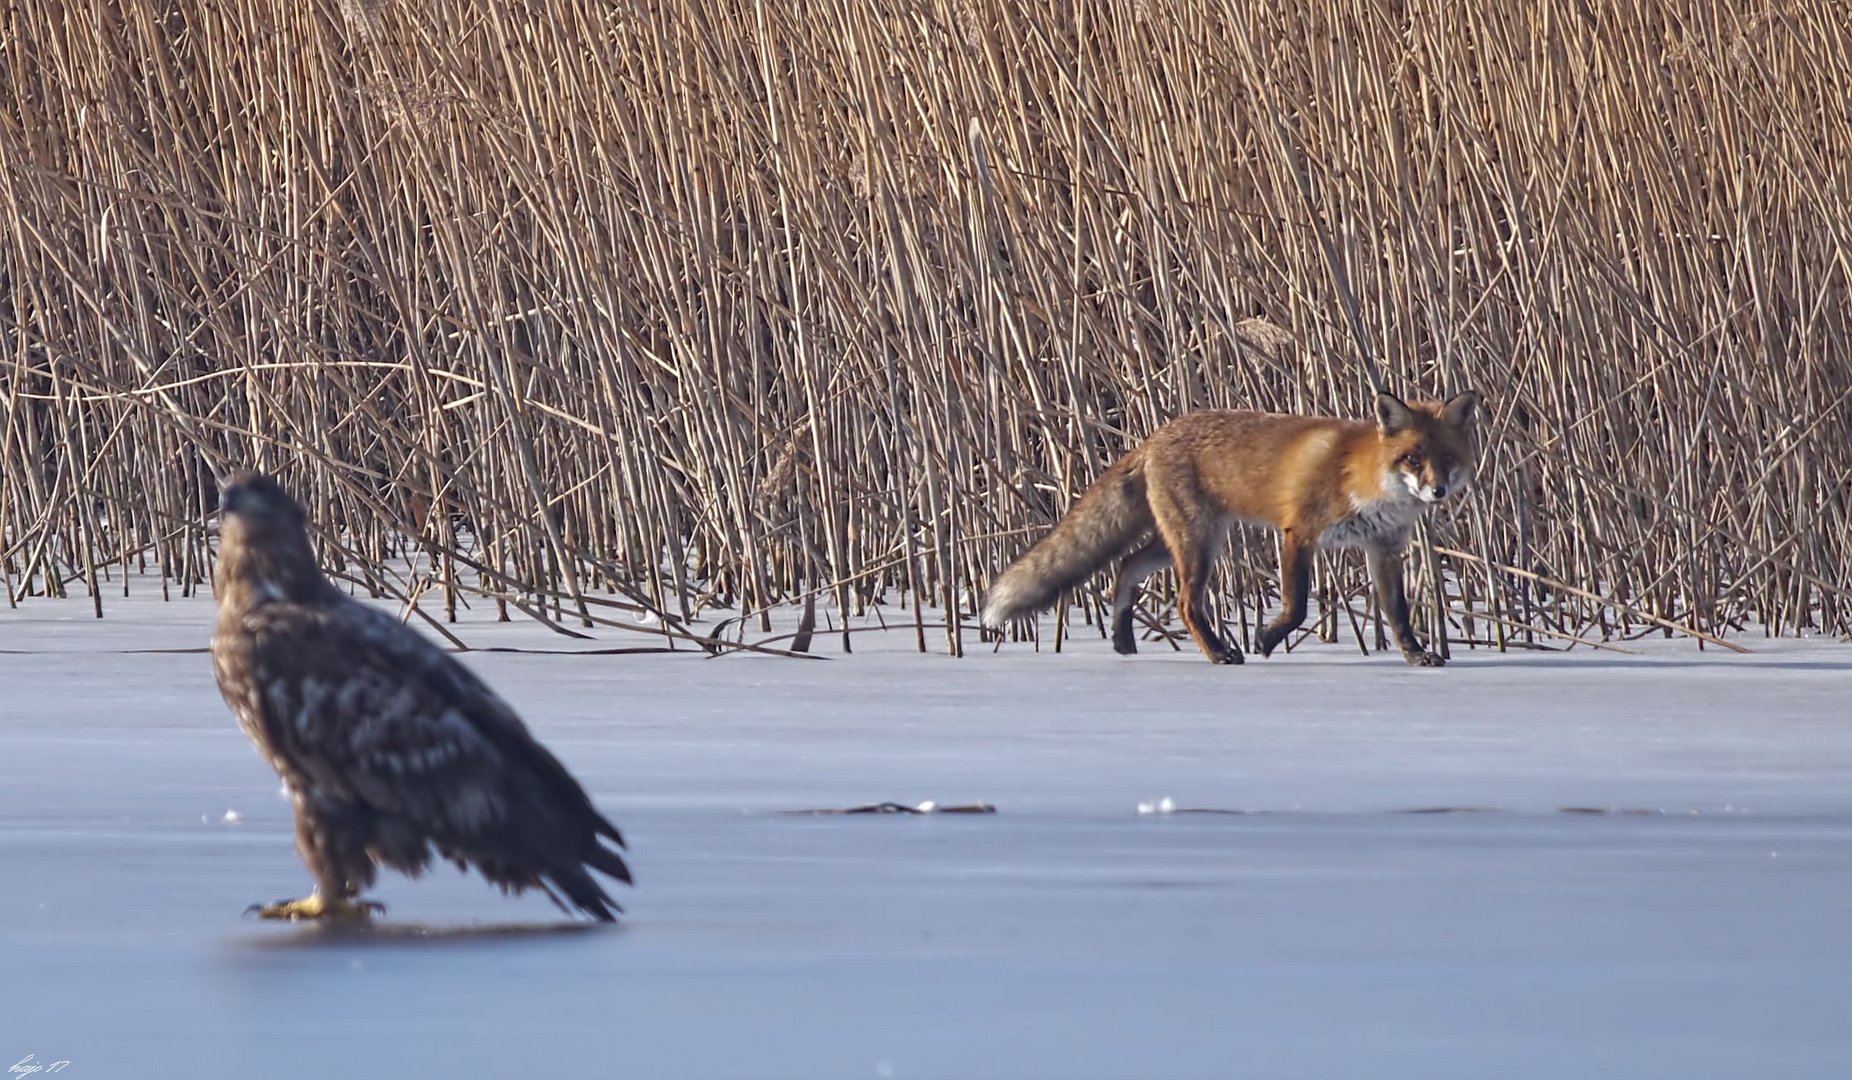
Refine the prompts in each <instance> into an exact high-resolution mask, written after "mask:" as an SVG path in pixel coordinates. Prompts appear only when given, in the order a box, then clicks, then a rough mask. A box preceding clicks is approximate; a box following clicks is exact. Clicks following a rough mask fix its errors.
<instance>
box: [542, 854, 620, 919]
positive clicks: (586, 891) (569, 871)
mask: <svg viewBox="0 0 1852 1080" xmlns="http://www.w3.org/2000/svg"><path fill="white" fill-rule="evenodd" d="M593 865H597V864H595V863H594V864H593ZM617 865H618V868H619V869H623V865H624V864H623V861H622V860H619V861H618V864H617ZM600 869H603V868H602V867H600ZM547 876H548V877H551V878H552V879H553V884H555V885H558V886H559V889H560V891H561V892H563V893H565V894H566V898H567V899H568V900H571V901H572V902H573V904H574V905H575V906H577V907H578V909H579V910H580V911H583V912H585V913H586V914H587V915H590V916H591V917H592V918H594V919H597V920H598V921H599V922H616V921H617V913H618V912H620V911H623V910H624V909H623V908H621V907H619V906H618V905H617V901H615V900H613V899H611V896H610V894H609V893H607V892H605V891H604V889H603V888H601V887H600V886H599V884H598V882H597V881H596V880H595V879H593V877H592V875H590V874H588V873H586V872H585V867H583V866H571V867H566V868H563V869H559V870H554V871H552V872H551V873H549V874H548V875H547ZM613 876H616V875H613ZM621 880H624V881H628V880H630V879H629V876H628V872H627V871H626V876H625V877H623V878H622V879H621ZM549 891H551V890H549ZM556 899H557V898H556ZM561 906H562V907H563V906H564V905H561Z"/></svg>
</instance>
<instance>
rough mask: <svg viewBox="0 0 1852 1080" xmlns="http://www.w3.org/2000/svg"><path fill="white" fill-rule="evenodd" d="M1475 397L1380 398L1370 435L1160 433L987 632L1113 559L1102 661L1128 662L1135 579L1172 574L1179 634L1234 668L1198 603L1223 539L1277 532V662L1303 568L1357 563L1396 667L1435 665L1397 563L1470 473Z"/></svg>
mask: <svg viewBox="0 0 1852 1080" xmlns="http://www.w3.org/2000/svg"><path fill="white" fill-rule="evenodd" d="M1479 402H1480V398H1479V395H1478V394H1477V393H1476V392H1474V391H1467V392H1466V393H1463V394H1460V395H1458V396H1456V397H1454V398H1452V399H1450V400H1449V401H1447V402H1446V403H1445V404H1442V403H1439V402H1426V401H1424V402H1415V403H1412V404H1408V403H1404V402H1402V401H1400V400H1399V399H1397V398H1395V397H1394V396H1393V395H1390V394H1382V395H1379V396H1378V399H1377V422H1376V423H1374V424H1370V423H1366V422H1362V421H1356V420H1337V419H1331V418H1326V417H1308V416H1282V415H1279V414H1275V413H1258V412H1236V411H1229V410H1211V411H1206V412H1198V413H1191V414H1190V415H1188V416H1184V417H1181V418H1179V419H1177V420H1173V421H1171V422H1170V423H1169V424H1166V425H1165V426H1163V427H1162V428H1159V429H1158V430H1157V432H1156V433H1154V434H1153V435H1152V436H1151V437H1150V438H1149V439H1147V440H1145V442H1144V444H1143V445H1142V446H1140V447H1138V448H1137V449H1135V450H1133V451H1132V452H1131V453H1129V454H1127V455H1125V456H1124V457H1123V458H1120V459H1119V461H1117V462H1115V463H1114V464H1113V466H1112V467H1111V468H1110V469H1108V470H1107V471H1106V474H1105V475H1104V476H1102V477H1101V478H1100V479H1099V481H1098V482H1096V483H1095V484H1094V485H1093V486H1092V487H1091V488H1089V489H1088V490H1087V492H1086V494H1085V495H1083V496H1082V497H1081V499H1080V501H1079V502H1078V503H1077V504H1076V505H1075V506H1074V509H1073V510H1072V511H1071V512H1070V513H1069V514H1068V515H1067V516H1066V517H1064V518H1062V519H1061V521H1060V522H1059V523H1058V524H1056V526H1055V528H1054V530H1053V531H1051V532H1050V533H1049V534H1048V536H1046V537H1044V538H1043V539H1042V541H1041V542H1040V543H1038V544H1036V545H1035V546H1033V547H1031V548H1030V549H1029V550H1028V551H1027V552H1025V553H1024V554H1023V555H1022V557H1021V558H1019V559H1017V560H1016V562H1015V563H1013V564H1011V566H1010V568H1009V569H1008V570H1006V571H1004V572H1003V573H1002V574H1001V575H999V576H998V577H997V579H996V580H995V581H994V582H992V584H991V589H990V596H989V601H988V603H987V604H986V605H985V608H984V622H985V623H986V624H987V625H990V626H999V625H1002V624H1003V623H1005V622H1007V621H1009V620H1010V619H1013V618H1019V617H1022V616H1024V615H1029V614H1033V613H1034V612H1036V611H1039V610H1041V609H1043V608H1045V607H1047V606H1048V605H1050V604H1052V603H1053V602H1054V600H1055V598H1056V597H1058V596H1059V595H1060V594H1061V592H1062V591H1063V590H1065V589H1068V588H1072V587H1074V586H1075V585H1078V584H1080V583H1081V582H1083V581H1085V580H1086V579H1087V578H1088V577H1090V576H1091V575H1092V574H1093V573H1094V572H1095V571H1097V570H1099V569H1100V568H1101V567H1103V566H1105V565H1106V563H1108V562H1110V561H1112V560H1113V559H1114V558H1120V559H1121V560H1122V561H1121V564H1120V571H1119V581H1118V584H1117V585H1116V586H1115V588H1114V591H1113V614H1114V618H1113V646H1114V648H1116V649H1118V651H1119V652H1121V653H1133V652H1136V651H1137V643H1136V641H1135V640H1134V638H1133V634H1132V600H1133V598H1134V596H1135V594H1136V592H1137V589H1138V585H1139V583H1140V582H1142V581H1143V580H1144V578H1145V577H1146V576H1148V575H1149V574H1150V573H1152V572H1153V571H1155V570H1158V569H1160V568H1162V567H1163V566H1165V565H1167V564H1169V565H1174V566H1175V567H1176V570H1177V576H1178V586H1179V592H1180V593H1181V595H1182V604H1181V612H1182V616H1183V624H1184V626H1185V627H1186V628H1187V629H1188V630H1189V632H1190V636H1191V637H1192V638H1193V639H1195V641H1196V644H1197V646H1198V647H1199V648H1201V649H1202V651H1203V653H1204V655H1206V656H1208V657H1209V659H1210V660H1212V661H1215V662H1217V663H1234V664H1238V663H1240V662H1241V659H1242V657H1241V650H1240V649H1238V648H1236V647H1235V646H1234V645H1233V644H1231V643H1228V642H1225V641H1224V640H1223V639H1222V637H1221V635H1220V633H1219V632H1218V628H1216V627H1215V626H1212V625H1210V620H1209V619H1208V617H1207V615H1206V613H1205V608H1204V604H1203V596H1204V593H1205V592H1206V590H1207V586H1208V578H1209V574H1210V572H1211V570H1212V568H1213V566H1214V563H1215V559H1216V556H1217V555H1219V554H1220V553H1221V550H1222V546H1223V545H1224V544H1225V543H1226V542H1227V539H1228V534H1229V531H1230V529H1231V528H1233V526H1234V525H1236V524H1238V523H1241V522H1247V523H1251V524H1260V525H1269V526H1272V527H1273V528H1275V529H1277V530H1279V532H1280V534H1281V538H1282V543H1281V550H1282V552H1283V559H1282V565H1281V567H1280V578H1281V590H1280V591H1281V595H1282V600H1283V610H1282V611H1281V612H1280V615H1279V616H1278V617H1277V618H1275V619H1274V620H1273V621H1272V622H1271V623H1269V624H1268V625H1267V627H1266V629H1264V630H1263V631H1262V632H1261V636H1260V651H1261V654H1262V655H1263V656H1265V655H1270V654H1271V653H1272V652H1273V649H1274V648H1275V647H1276V646H1277V645H1278V644H1279V643H1280V642H1281V641H1282V640H1283V639H1284V638H1285V637H1286V635H1287V634H1289V633H1291V632H1292V631H1293V630H1294V629H1296V628H1298V626H1299V625H1300V624H1301V623H1302V622H1303V621H1304V619H1305V607H1306V599H1307V593H1308V592H1309V590H1310V585H1311V565H1312V555H1313V553H1314V552H1316V551H1317V550H1318V549H1319V548H1321V547H1330V548H1337V547H1360V548H1363V549H1364V551H1365V552H1366V554H1367V556H1368V559H1369V563H1370V571H1371V574H1372V576H1373V577H1374V578H1375V580H1376V588H1377V596H1378V598H1379V600H1380V602H1381V603H1382V606H1383V609H1384V612H1385V613H1386V614H1387V615H1388V616H1389V618H1390V621H1391V623H1392V624H1393V625H1394V628H1395V633H1396V642H1397V644H1398V645H1399V646H1400V647H1401V649H1402V653H1403V655H1404V656H1405V657H1406V658H1407V659H1408V662H1409V663H1411V664H1415V665H1418V666H1424V667H1432V666H1438V665H1439V664H1440V663H1441V662H1442V661H1441V658H1440V657H1439V656H1438V655H1436V654H1434V653H1432V652H1429V651H1427V650H1426V649H1425V648H1423V647H1422V645H1421V643H1420V641H1419V640H1418V639H1416V637H1415V634H1414V630H1413V629H1412V628H1411V627H1410V625H1409V618H1408V600H1407V597H1406V595H1405V593H1404V591H1403V587H1402V564H1401V553H1402V549H1403V548H1404V547H1405V546H1406V545H1407V543H1408V536H1409V533H1410V531H1411V530H1412V529H1413V528H1414V524H1415V522H1416V520H1418V519H1419V518H1420V516H1421V514H1422V513H1423V512H1425V511H1426V510H1427V509H1429V508H1430V507H1432V506H1434V505H1436V504H1437V503H1439V502H1441V501H1442V500H1444V499H1446V498H1447V497H1449V496H1451V495H1454V494H1457V493H1458V492H1459V491H1461V490H1464V488H1465V487H1466V485H1467V483H1468V482H1469V481H1470V479H1471V475H1472V470H1473V467H1474V465H1475V463H1476V460H1477V450H1476V447H1475V445H1474V440H1473V424H1474V418H1475V414H1476V412H1477V410H1478V407H1479Z"/></svg>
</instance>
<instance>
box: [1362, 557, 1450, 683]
mask: <svg viewBox="0 0 1852 1080" xmlns="http://www.w3.org/2000/svg"><path fill="white" fill-rule="evenodd" d="M1367 555H1368V559H1369V563H1370V577H1371V578H1373V579H1374V580H1375V581H1376V602H1377V603H1378V604H1380V605H1382V609H1383V613H1384V614H1386V615H1388V616H1389V625H1390V626H1391V627H1392V628H1394V630H1395V643H1396V645H1397V646H1399V647H1400V648H1401V650H1402V658H1403V659H1405V660H1407V661H1408V662H1409V663H1410V664H1412V665H1414V666H1415V667H1440V666H1441V665H1443V664H1445V663H1446V662H1447V661H1446V658H1444V657H1442V656H1441V655H1440V654H1439V653H1435V652H1429V651H1428V650H1427V649H1426V648H1425V647H1424V646H1423V645H1422V644H1421V639H1420V638H1418V637H1416V636H1415V628H1414V626H1413V624H1411V623H1410V622H1409V621H1408V592H1407V590H1406V589H1404V588H1403V585H1402V548H1401V546H1400V545H1398V546H1396V547H1393V548H1390V547H1371V548H1369V549H1368V552H1367Z"/></svg>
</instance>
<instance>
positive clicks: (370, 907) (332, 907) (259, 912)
mask: <svg viewBox="0 0 1852 1080" xmlns="http://www.w3.org/2000/svg"><path fill="white" fill-rule="evenodd" d="M244 913H245V915H246V916H250V915H255V916H257V917H258V918H260V919H288V920H289V921H291V922H297V921H300V920H305V919H321V920H327V921H330V922H335V921H343V922H345V921H363V920H366V919H370V918H372V917H373V916H375V915H384V914H385V913H386V905H384V904H382V903H380V902H379V901H377V900H327V899H324V898H323V897H322V896H321V894H319V893H317V894H315V895H313V896H305V897H303V898H302V899H300V900H278V901H277V902H276V903H274V904H252V905H251V906H250V907H248V908H245V909H244Z"/></svg>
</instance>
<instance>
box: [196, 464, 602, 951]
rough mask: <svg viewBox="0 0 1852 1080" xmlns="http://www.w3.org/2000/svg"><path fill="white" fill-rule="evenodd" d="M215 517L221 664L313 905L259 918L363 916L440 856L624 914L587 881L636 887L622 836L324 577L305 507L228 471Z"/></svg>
mask: <svg viewBox="0 0 1852 1080" xmlns="http://www.w3.org/2000/svg"><path fill="white" fill-rule="evenodd" d="M222 506H223V511H224V514H223V521H222V525H221V529H220V545H219V563H218V572H217V574H216V576H215V581H214V584H215V587H216V589H217V592H218V600H219V621H218V627H217V630H216V631H215V633H214V634H213V638H212V661H213V667H214V669H215V671H216V672H217V675H218V681H219V691H220V692H221V693H222V694H224V696H225V702H226V704H227V705H229V706H231V710H232V712H233V713H234V714H236V715H237V717H238V722H239V724H240V725H241V726H242V727H243V728H244V731H245V734H247V735H249V736H250V737H251V741H252V742H254V743H256V744H257V748H258V750H259V751H260V752H261V753H262V754H263V755H264V757H265V759H266V760H268V761H269V762H270V764H271V766H272V767H273V768H275V769H276V771H277V773H278V774H279V775H281V776H282V777H283V781H284V783H285V784H286V785H287V786H288V788H289V793H290V798H291V799H292V801H293V802H294V804H295V808H296V842H297V848H298V850H299V851H300V852H301V854H302V858H303V861H304V862H306V863H307V864H308V867H309V870H310V871H311V872H312V873H313V874H314V876H315V882H316V894H315V895H314V896H312V897H310V898H308V899H305V900H297V901H285V902H279V903H277V904H273V905H269V906H266V907H263V908H260V909H259V910H260V912H261V913H262V914H264V915H266V916H269V917H274V918H320V917H333V916H356V915H364V914H365V912H366V909H367V907H368V906H369V905H366V904H364V903H363V902H360V901H359V900H358V897H359V894H360V893H361V891H362V890H364V889H365V888H367V887H368V886H369V885H371V884H372V882H373V878H374V873H375V870H376V868H377V867H378V866H382V865H383V866H387V867H391V868H392V869H394V870H399V871H401V872H403V873H406V874H411V875H413V876H416V875H417V874H419V873H421V872H423V870H424V869H425V868H426V866H428V865H429V864H430V861H431V857H432V854H433V852H435V853H436V854H437V855H438V856H440V857H442V858H445V859H449V860H451V861H452V862H455V863H456V864H457V865H458V866H460V867H465V868H467V867H471V866H473V867H475V869H476V870H478V871H479V872H480V873H481V874H482V875H483V877H485V878H487V879H488V880H489V881H491V882H493V883H495V884H497V885H499V886H501V887H502V888H503V889H504V890H506V891H513V892H520V891H522V890H524V889H528V888H539V889H542V890H544V891H545V892H546V893H547V895H548V896H550V897H551V898H552V899H553V901H554V902H555V903H556V904H559V905H560V907H561V908H562V909H563V910H571V907H577V908H578V909H579V910H581V911H583V912H585V913H586V914H588V915H591V916H592V917H594V918H597V919H601V920H607V921H608V920H610V919H612V918H613V917H614V914H615V913H616V912H617V911H618V910H620V909H619V908H618V906H617V904H616V903H614V902H613V901H612V900H611V897H610V896H609V895H607V894H606V893H605V891H604V888H603V887H602V885H601V884H600V883H599V882H598V880H597V879H596V878H594V877H593V876H592V875H591V873H590V871H591V870H598V871H600V872H602V873H604V874H606V875H608V876H610V877H612V878H615V879H617V880H618V881H623V882H626V883H628V882H629V881H630V872H629V870H628V868H627V867H626V866H625V865H624V860H623V857H622V856H621V855H619V854H618V849H621V848H622V847H623V846H624V841H623V838H622V837H621V836H620V835H619V834H618V831H617V829H616V827H615V826H613V825H612V824H611V823H610V822H609V821H607V820H605V818H604V817H603V816H602V815H600V814H599V813H598V811H597V810H596V809H595V808H594V807H593V806H592V804H591V800H590V799H588V798H587V797H586V794H585V791H584V789H583V788H581V787H580V786H579V783H578V781H576V780H574V779H573V778H572V775H571V774H570V773H568V772H567V771H566V768H565V766H563V765H561V764H560V762H559V759H557V758H555V757H554V756H553V755H552V754H551V753H549V752H548V751H547V750H546V748H545V747H543V746H541V745H540V744H539V743H538V742H536V741H535V740H534V737H533V736H532V735H531V734H530V733H529V732H528V730H527V727H526V725H525V724H523V723H522V722H521V719H520V717H518V716H516V715H515V713H514V710H513V709H511V708H509V707H508V705H507V704H506V703H505V702H503V701H502V699H501V698H499V697H497V696H496V694H495V692H494V691H492V690H490V689H489V688H488V687H487V686H486V685H484V684H483V682H482V680H480V679H478V678H477V677H476V676H475V675H473V674H471V673H470V671H469V669H467V668H465V667H464V666H463V665H461V664H459V663H457V662H456V661H455V660H453V659H452V658H451V657H450V656H449V655H447V654H446V653H444V652H443V651H441V650H440V649H438V648H437V647H436V646H435V645H433V644H432V643H431V642H429V641H427V640H425V639H424V638H423V637H422V636H420V635H419V634H418V633H416V632H415V631H412V630H410V629H408V628H406V627H404V626H401V625H400V624H399V623H398V622H397V621H395V620H394V619H392V618H391V617H390V616H388V615H386V614H385V613H383V612H380V611H377V610H375V609H373V608H371V607H368V606H367V605H365V604H362V603H360V602H358V601H356V600H354V599H352V598H350V597H349V596H347V595H346V594H345V593H343V592H341V590H339V589H337V588H336V587H335V586H334V585H333V584H332V583H331V582H329V581H328V579H327V578H325V577H324V576H323V575H322V572H321V570H320V568H319V567H318V566H317V565H316V563H315V557H314V553H313V551H312V549H311V548H310V546H309V538H308V532H307V528H306V519H305V517H304V514H303V511H302V508H301V507H300V506H299V505H297V503H296V501H295V500H294V499H292V498H290V496H289V495H288V494H287V493H286V492H284V491H283V489H282V488H280V487H278V486H277V484H276V483H275V482H274V481H273V480H271V479H270V478H269V477H267V476H264V475H261V474H258V473H251V472H243V473H239V474H237V475H236V476H233V477H232V478H231V479H230V480H229V481H228V482H227V483H226V484H225V486H224V490H223V493H222ZM606 841H608V842H609V846H607V844H606V843H605V842H606ZM568 905H571V907H569V906H568Z"/></svg>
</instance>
